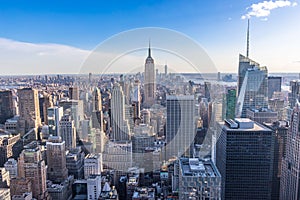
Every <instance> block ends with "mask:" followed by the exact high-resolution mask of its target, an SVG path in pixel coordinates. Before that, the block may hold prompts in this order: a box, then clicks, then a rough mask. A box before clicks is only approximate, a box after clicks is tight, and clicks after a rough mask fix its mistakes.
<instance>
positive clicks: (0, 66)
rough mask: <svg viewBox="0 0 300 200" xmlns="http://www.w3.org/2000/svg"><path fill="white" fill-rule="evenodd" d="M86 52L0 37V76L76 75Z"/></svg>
mask: <svg viewBox="0 0 300 200" xmlns="http://www.w3.org/2000/svg"><path fill="white" fill-rule="evenodd" d="M89 53H90V51H88V50H82V49H79V48H75V47H71V46H67V45H61V44H35V43H28V42H20V41H15V40H10V39H6V38H0V71H1V74H45V73H47V74H48V73H50V74H57V73H77V72H78V71H79V69H80V66H81V63H82V62H83V61H84V59H85V58H86V57H87V56H88V55H89Z"/></svg>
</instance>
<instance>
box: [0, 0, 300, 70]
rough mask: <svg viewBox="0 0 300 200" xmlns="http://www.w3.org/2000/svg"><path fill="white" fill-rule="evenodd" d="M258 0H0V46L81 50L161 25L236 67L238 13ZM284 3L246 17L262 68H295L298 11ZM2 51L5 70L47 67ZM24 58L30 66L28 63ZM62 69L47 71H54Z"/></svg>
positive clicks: (241, 27) (253, 53)
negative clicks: (248, 19) (267, 10)
mask: <svg viewBox="0 0 300 200" xmlns="http://www.w3.org/2000/svg"><path fill="white" fill-rule="evenodd" d="M260 2H263V1H259V0H255V1H252V0H208V1H206V0H198V1H183V0H182V1H177V0H174V1H173V0H172V1H170V0H165V1H153V0H148V1H147V0H146V1H76V0H75V1H68V0H67V1H56V0H53V1H13V0H12V1H0V5H1V6H0V38H2V40H4V43H5V45H3V44H1V42H0V50H1V49H2V50H5V48H7V46H9V45H8V43H9V42H12V43H14V44H16V43H17V44H20V43H26V44H28V43H29V44H33V45H40V44H42V45H44V44H58V45H62V46H70V47H72V48H74V49H76V50H78V51H81V50H82V51H83V52H84V51H90V50H92V49H93V48H94V47H95V46H96V45H98V44H99V43H100V42H102V41H103V40H105V39H107V38H108V37H111V36H112V35H114V34H117V33H119V32H122V31H126V30H129V29H133V28H140V27H163V28H169V29H174V30H176V31H179V32H182V33H184V34H186V35H188V36H190V37H191V38H193V39H194V40H196V41H197V42H198V43H199V44H200V45H202V47H203V48H204V49H205V50H206V51H207V53H208V54H209V55H210V56H211V58H212V59H213V60H214V62H215V64H216V65H217V67H218V69H219V71H224V72H236V71H237V62H238V60H237V59H238V53H244V52H245V43H246V42H245V37H246V26H247V24H246V20H242V19H241V17H242V16H243V15H246V14H247V12H250V11H251V9H248V10H247V8H248V7H250V6H251V5H253V4H258V3H260ZM273 2H275V1H273ZM288 2H290V4H289V5H288V6H281V7H278V8H273V7H272V5H271V7H270V9H269V11H270V13H269V14H268V13H267V16H261V17H256V16H251V37H250V38H251V40H250V41H251V49H250V57H252V58H253V59H254V60H256V61H258V62H259V63H261V64H262V65H267V66H268V68H269V71H274V72H279V71H286V69H288V71H294V72H295V71H296V72H297V71H299V65H300V62H299V61H300V55H299V53H296V52H300V39H299V35H300V23H299V21H298V20H299V19H300V10H299V5H296V4H297V1H295V0H291V1H288ZM278 5H279V4H278ZM260 14H261V13H260ZM262 14H265V13H262ZM257 16H259V14H257ZM1 47H2V48H1ZM16 48H18V47H17V46H16ZM41 48H43V47H41ZM7 52H8V51H6V54H9V53H11V54H14V55H15V58H16V59H13V58H14V56H13V55H7V56H6V57H5V58H4V57H3V55H2V56H0V60H1V59H2V61H0V69H1V70H2V71H4V74H15V73H21V72H22V70H19V68H22V66H23V65H24V67H23V68H22V69H23V71H24V72H27V73H52V72H51V71H47V70H45V71H43V69H41V70H35V69H33V68H34V67H35V68H36V67H39V66H37V65H41V64H42V63H41V62H42V61H43V60H41V61H39V62H36V63H34V62H31V61H30V62H29V61H28V60H26V59H25V61H22V59H23V58H24V57H25V54H24V55H22V51H20V50H18V49H17V52H14V51H13V50H11V49H10V50H9V53H7ZM18 57H20V59H18ZM70 57H71V56H70ZM8 58H9V59H13V61H10V60H8ZM83 58H84V56H82V58H81V59H83ZM3 59H4V61H3ZM33 59H34V58H33ZM16 60H20V63H18V62H17V61H16ZM27 61H28V63H27ZM44 61H45V62H46V61H47V60H44ZM68 62H69V61H64V62H62V63H64V64H62V65H61V66H60V68H66V69H68V67H70V68H71V65H76V63H77V62H78V63H79V64H80V59H79V58H78V60H76V59H75V60H74V61H72V62H71V61H70V62H69V63H68ZM31 64H33V65H36V66H34V67H33V66H29V65H31ZM25 65H26V66H25ZM58 65H59V64H58ZM7 68H10V69H9V70H7ZM24 68H25V69H26V70H25V69H24ZM281 69H282V70H281ZM66 71H67V70H65V71H59V70H57V71H55V70H54V71H53V73H65V72H66Z"/></svg>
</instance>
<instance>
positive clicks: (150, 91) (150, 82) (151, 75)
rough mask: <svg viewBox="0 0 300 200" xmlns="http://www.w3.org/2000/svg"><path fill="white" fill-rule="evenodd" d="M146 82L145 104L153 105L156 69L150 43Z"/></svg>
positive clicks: (146, 64)
mask: <svg viewBox="0 0 300 200" xmlns="http://www.w3.org/2000/svg"><path fill="white" fill-rule="evenodd" d="M144 76H145V83H144V94H145V98H144V106H145V107H151V106H152V105H153V104H154V103H155V88H156V84H155V69H154V60H153V58H152V57H151V48H150V44H149V49H148V57H147V58H146V62H145V74H144Z"/></svg>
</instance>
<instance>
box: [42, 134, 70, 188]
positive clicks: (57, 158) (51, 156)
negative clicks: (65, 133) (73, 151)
mask: <svg viewBox="0 0 300 200" xmlns="http://www.w3.org/2000/svg"><path fill="white" fill-rule="evenodd" d="M46 146H47V165H48V166H47V175H48V176H47V177H48V179H49V180H50V181H52V182H53V183H61V182H63V181H65V180H66V179H67V177H68V170H67V167H66V147H65V141H61V137H59V136H50V137H49V139H48V141H47V143H46Z"/></svg>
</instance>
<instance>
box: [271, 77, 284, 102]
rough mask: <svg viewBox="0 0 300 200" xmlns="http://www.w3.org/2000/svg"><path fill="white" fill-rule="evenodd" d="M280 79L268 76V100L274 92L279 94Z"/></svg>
mask: <svg viewBox="0 0 300 200" xmlns="http://www.w3.org/2000/svg"><path fill="white" fill-rule="evenodd" d="M281 79H282V77H279V76H269V77H268V98H269V99H272V97H273V94H274V93H275V92H281V82H282V80H281Z"/></svg>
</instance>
